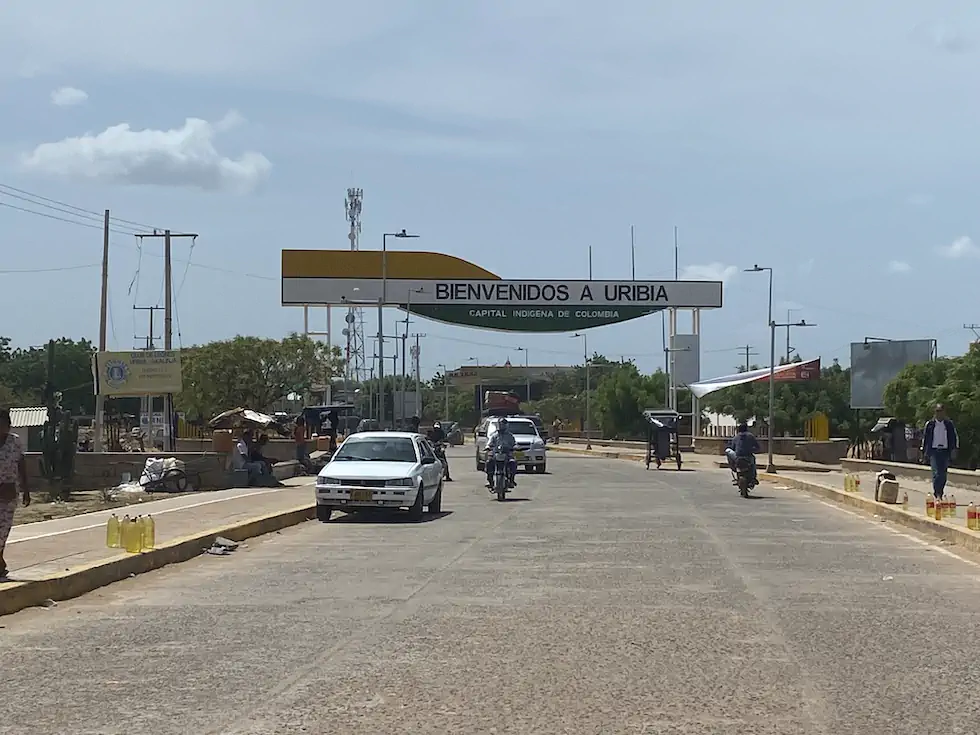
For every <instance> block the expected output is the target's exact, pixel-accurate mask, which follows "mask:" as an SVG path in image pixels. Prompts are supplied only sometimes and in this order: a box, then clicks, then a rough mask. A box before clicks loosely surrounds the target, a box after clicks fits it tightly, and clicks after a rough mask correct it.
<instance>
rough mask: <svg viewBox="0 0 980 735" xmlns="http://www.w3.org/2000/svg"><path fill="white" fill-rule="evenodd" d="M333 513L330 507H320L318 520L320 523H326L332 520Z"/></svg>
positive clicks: (318, 507) (317, 511) (317, 510)
mask: <svg viewBox="0 0 980 735" xmlns="http://www.w3.org/2000/svg"><path fill="white" fill-rule="evenodd" d="M332 512H333V509H332V508H330V507H329V506H326V505H318V506H317V507H316V519H317V520H318V521H320V523H326V522H327V521H329V520H330V514H331V513H332Z"/></svg>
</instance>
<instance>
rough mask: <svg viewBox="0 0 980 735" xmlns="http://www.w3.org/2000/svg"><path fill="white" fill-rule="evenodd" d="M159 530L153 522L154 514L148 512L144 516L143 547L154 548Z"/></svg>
mask: <svg viewBox="0 0 980 735" xmlns="http://www.w3.org/2000/svg"><path fill="white" fill-rule="evenodd" d="M156 542H157V530H156V524H155V523H154V522H153V516H151V515H149V514H147V515H145V516H143V543H142V547H143V549H152V548H154V547H155V546H156Z"/></svg>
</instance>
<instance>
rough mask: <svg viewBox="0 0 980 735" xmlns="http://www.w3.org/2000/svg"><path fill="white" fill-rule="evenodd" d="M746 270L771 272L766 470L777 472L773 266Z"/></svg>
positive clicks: (755, 266) (747, 271)
mask: <svg viewBox="0 0 980 735" xmlns="http://www.w3.org/2000/svg"><path fill="white" fill-rule="evenodd" d="M745 271H746V273H762V272H764V271H768V272H769V327H770V329H769V439H768V440H767V441H766V444H768V446H769V462H768V464H767V465H766V472H775V471H776V465H775V464H773V461H772V443H773V438H774V437H773V434H774V433H775V432H774V431H773V429H774V426H773V421H774V418H773V414H774V413H775V405H776V381H775V380H774V378H775V375H776V330H775V328H773V326H772V325H773V324H774V323H775V322H773V320H772V268H770V267H768V266H762V265H759V264H758V263H757V264H756V265H754V266H752V267H751V268H746V269H745Z"/></svg>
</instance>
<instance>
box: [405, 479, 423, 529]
mask: <svg viewBox="0 0 980 735" xmlns="http://www.w3.org/2000/svg"><path fill="white" fill-rule="evenodd" d="M422 488H423V485H422V483H419V491H418V493H417V494H416V495H415V502H414V503H412V507H411V508H409V509H408V518H409V520H411V521H416V522H418V521H421V520H422V515H423V509H424V507H425V506H424V505H423V504H424V503H425V498H424V497H423V496H424V495H425V491H424V490H423V489H422Z"/></svg>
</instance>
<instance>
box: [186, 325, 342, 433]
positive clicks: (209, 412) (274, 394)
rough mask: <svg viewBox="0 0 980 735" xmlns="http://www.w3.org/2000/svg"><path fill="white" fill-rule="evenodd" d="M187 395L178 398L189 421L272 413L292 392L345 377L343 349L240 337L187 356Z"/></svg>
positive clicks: (295, 338) (297, 339) (303, 340)
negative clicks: (241, 411)
mask: <svg viewBox="0 0 980 735" xmlns="http://www.w3.org/2000/svg"><path fill="white" fill-rule="evenodd" d="M181 361H182V367H183V384H184V389H183V392H181V393H180V394H178V395H176V396H175V397H174V400H175V404H176V406H177V409H178V410H181V411H184V412H185V413H186V414H187V416H188V418H200V419H205V420H207V419H210V418H212V417H213V416H215V415H216V414H218V413H221V412H222V411H227V410H229V409H232V408H238V407H246V408H251V409H254V410H256V411H265V410H269V409H270V408H271V407H272V405H273V404H274V403H275V402H276V401H278V400H280V399H282V398H285V397H286V396H287V395H289V394H290V393H299V394H301V395H302V394H305V393H307V392H308V391H309V390H310V389H311V388H312V386H313V385H314V384H320V383H327V382H329V380H330V379H331V378H333V377H334V376H336V375H338V374H340V373H342V372H343V361H342V359H341V357H340V350H339V348H337V347H334V348H333V350H332V351H331V350H330V349H329V348H328V347H327V346H326V345H325V344H323V343H322V342H317V341H315V340H312V339H310V338H308V337H304V336H302V335H298V334H291V335H289V336H288V337H286V338H285V339H282V340H275V339H262V338H260V337H241V336H239V337H235V338H234V339H229V340H223V341H221V342H210V343H208V344H205V345H200V346H196V347H191V348H190V349H185V350H183V351H182V355H181Z"/></svg>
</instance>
